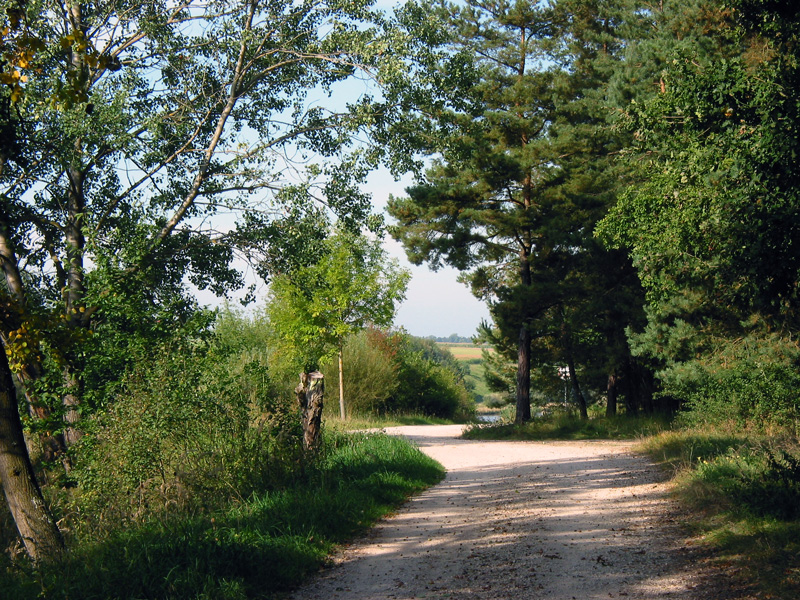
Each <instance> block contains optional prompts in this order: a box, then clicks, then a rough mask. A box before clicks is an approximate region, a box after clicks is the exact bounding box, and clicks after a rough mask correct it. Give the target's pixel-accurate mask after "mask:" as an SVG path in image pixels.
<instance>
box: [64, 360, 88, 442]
mask: <svg viewBox="0 0 800 600" xmlns="http://www.w3.org/2000/svg"><path fill="white" fill-rule="evenodd" d="M64 387H65V389H66V392H65V393H64V397H63V399H62V402H63V403H64V434H63V435H64V443H65V446H66V447H67V448H69V447H70V446H72V445H73V444H74V443H75V442H77V441H78V440H79V439H81V436H82V435H83V433H82V432H81V430H80V429H79V428H78V422H79V421H80V418H81V414H80V410H79V407H80V380H79V379H78V377H77V376H76V375H75V373H74V371H73V370H72V369H71V368H70V367H69V366H67V367H64Z"/></svg>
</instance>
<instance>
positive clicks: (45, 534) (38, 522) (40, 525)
mask: <svg viewBox="0 0 800 600" xmlns="http://www.w3.org/2000/svg"><path fill="white" fill-rule="evenodd" d="M0 482H2V486H3V493H4V494H5V497H6V502H7V503H8V506H9V508H10V509H11V514H12V515H13V517H14V522H15V523H16V525H17V531H18V532H19V535H20V537H21V538H22V542H23V544H24V545H25V550H26V551H27V552H28V555H29V556H30V557H31V559H33V560H34V561H35V562H41V561H52V560H57V559H58V558H60V557H61V556H62V555H63V553H64V550H65V548H64V539H63V538H62V537H61V532H60V531H59V529H58V526H57V525H56V524H55V521H54V520H53V518H52V516H51V515H50V513H49V511H48V510H47V507H46V505H45V502H44V498H43V497H42V491H41V489H40V488H39V483H38V482H37V481H36V475H35V474H34V472H33V465H32V464H31V459H30V456H29V455H28V447H27V446H26V445H25V437H24V435H23V433H22V423H21V422H20V418H19V408H18V406H17V392H16V390H15V389H14V382H13V381H12V379H11V369H10V368H9V365H8V358H7V357H6V353H5V349H3V348H0Z"/></svg>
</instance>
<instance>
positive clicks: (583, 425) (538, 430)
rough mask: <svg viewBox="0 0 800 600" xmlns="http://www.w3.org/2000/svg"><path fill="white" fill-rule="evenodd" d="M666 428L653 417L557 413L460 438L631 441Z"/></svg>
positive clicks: (482, 426)
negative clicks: (580, 416) (588, 416)
mask: <svg viewBox="0 0 800 600" xmlns="http://www.w3.org/2000/svg"><path fill="white" fill-rule="evenodd" d="M512 408H513V407H512ZM667 427H668V422H667V421H666V420H664V419H660V418H654V417H638V418H630V417H625V416H619V417H613V418H608V417H602V416H598V417H595V418H592V419H588V420H583V419H580V418H579V417H577V416H576V415H574V414H571V413H569V412H561V411H558V412H554V413H551V414H549V415H545V416H542V417H537V418H534V419H531V420H530V421H528V422H527V423H525V424H523V425H515V424H513V423H508V422H506V421H503V422H500V423H490V424H478V425H473V426H472V427H470V428H468V429H467V430H466V431H465V432H464V437H465V438H467V439H471V440H592V439H635V438H638V437H641V436H644V435H650V434H653V433H656V432H658V431H661V430H663V429H666V428H667Z"/></svg>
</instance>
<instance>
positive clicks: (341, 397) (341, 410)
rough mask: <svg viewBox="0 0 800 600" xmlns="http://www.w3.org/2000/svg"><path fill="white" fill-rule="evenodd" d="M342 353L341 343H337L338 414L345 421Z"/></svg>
mask: <svg viewBox="0 0 800 600" xmlns="http://www.w3.org/2000/svg"><path fill="white" fill-rule="evenodd" d="M342 353H343V352H342V345H341V344H339V416H340V417H341V419H342V421H345V420H346V419H347V411H346V410H345V408H344V370H343V368H342V365H343V363H344V361H343V360H342Z"/></svg>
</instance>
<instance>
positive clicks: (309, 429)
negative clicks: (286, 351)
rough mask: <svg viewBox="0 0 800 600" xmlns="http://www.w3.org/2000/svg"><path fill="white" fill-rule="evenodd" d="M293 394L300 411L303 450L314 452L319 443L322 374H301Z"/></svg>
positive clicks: (323, 390)
mask: <svg viewBox="0 0 800 600" xmlns="http://www.w3.org/2000/svg"><path fill="white" fill-rule="evenodd" d="M294 392H295V394H297V402H298V404H299V405H300V410H301V411H302V415H301V422H302V424H303V448H305V449H306V450H311V451H315V450H317V449H318V448H319V444H320V441H321V439H320V428H321V424H322V405H323V401H324V398H325V379H324V377H323V375H322V373H320V372H319V371H314V372H313V373H301V374H300V385H298V386H297V387H296V388H295V390H294Z"/></svg>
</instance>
